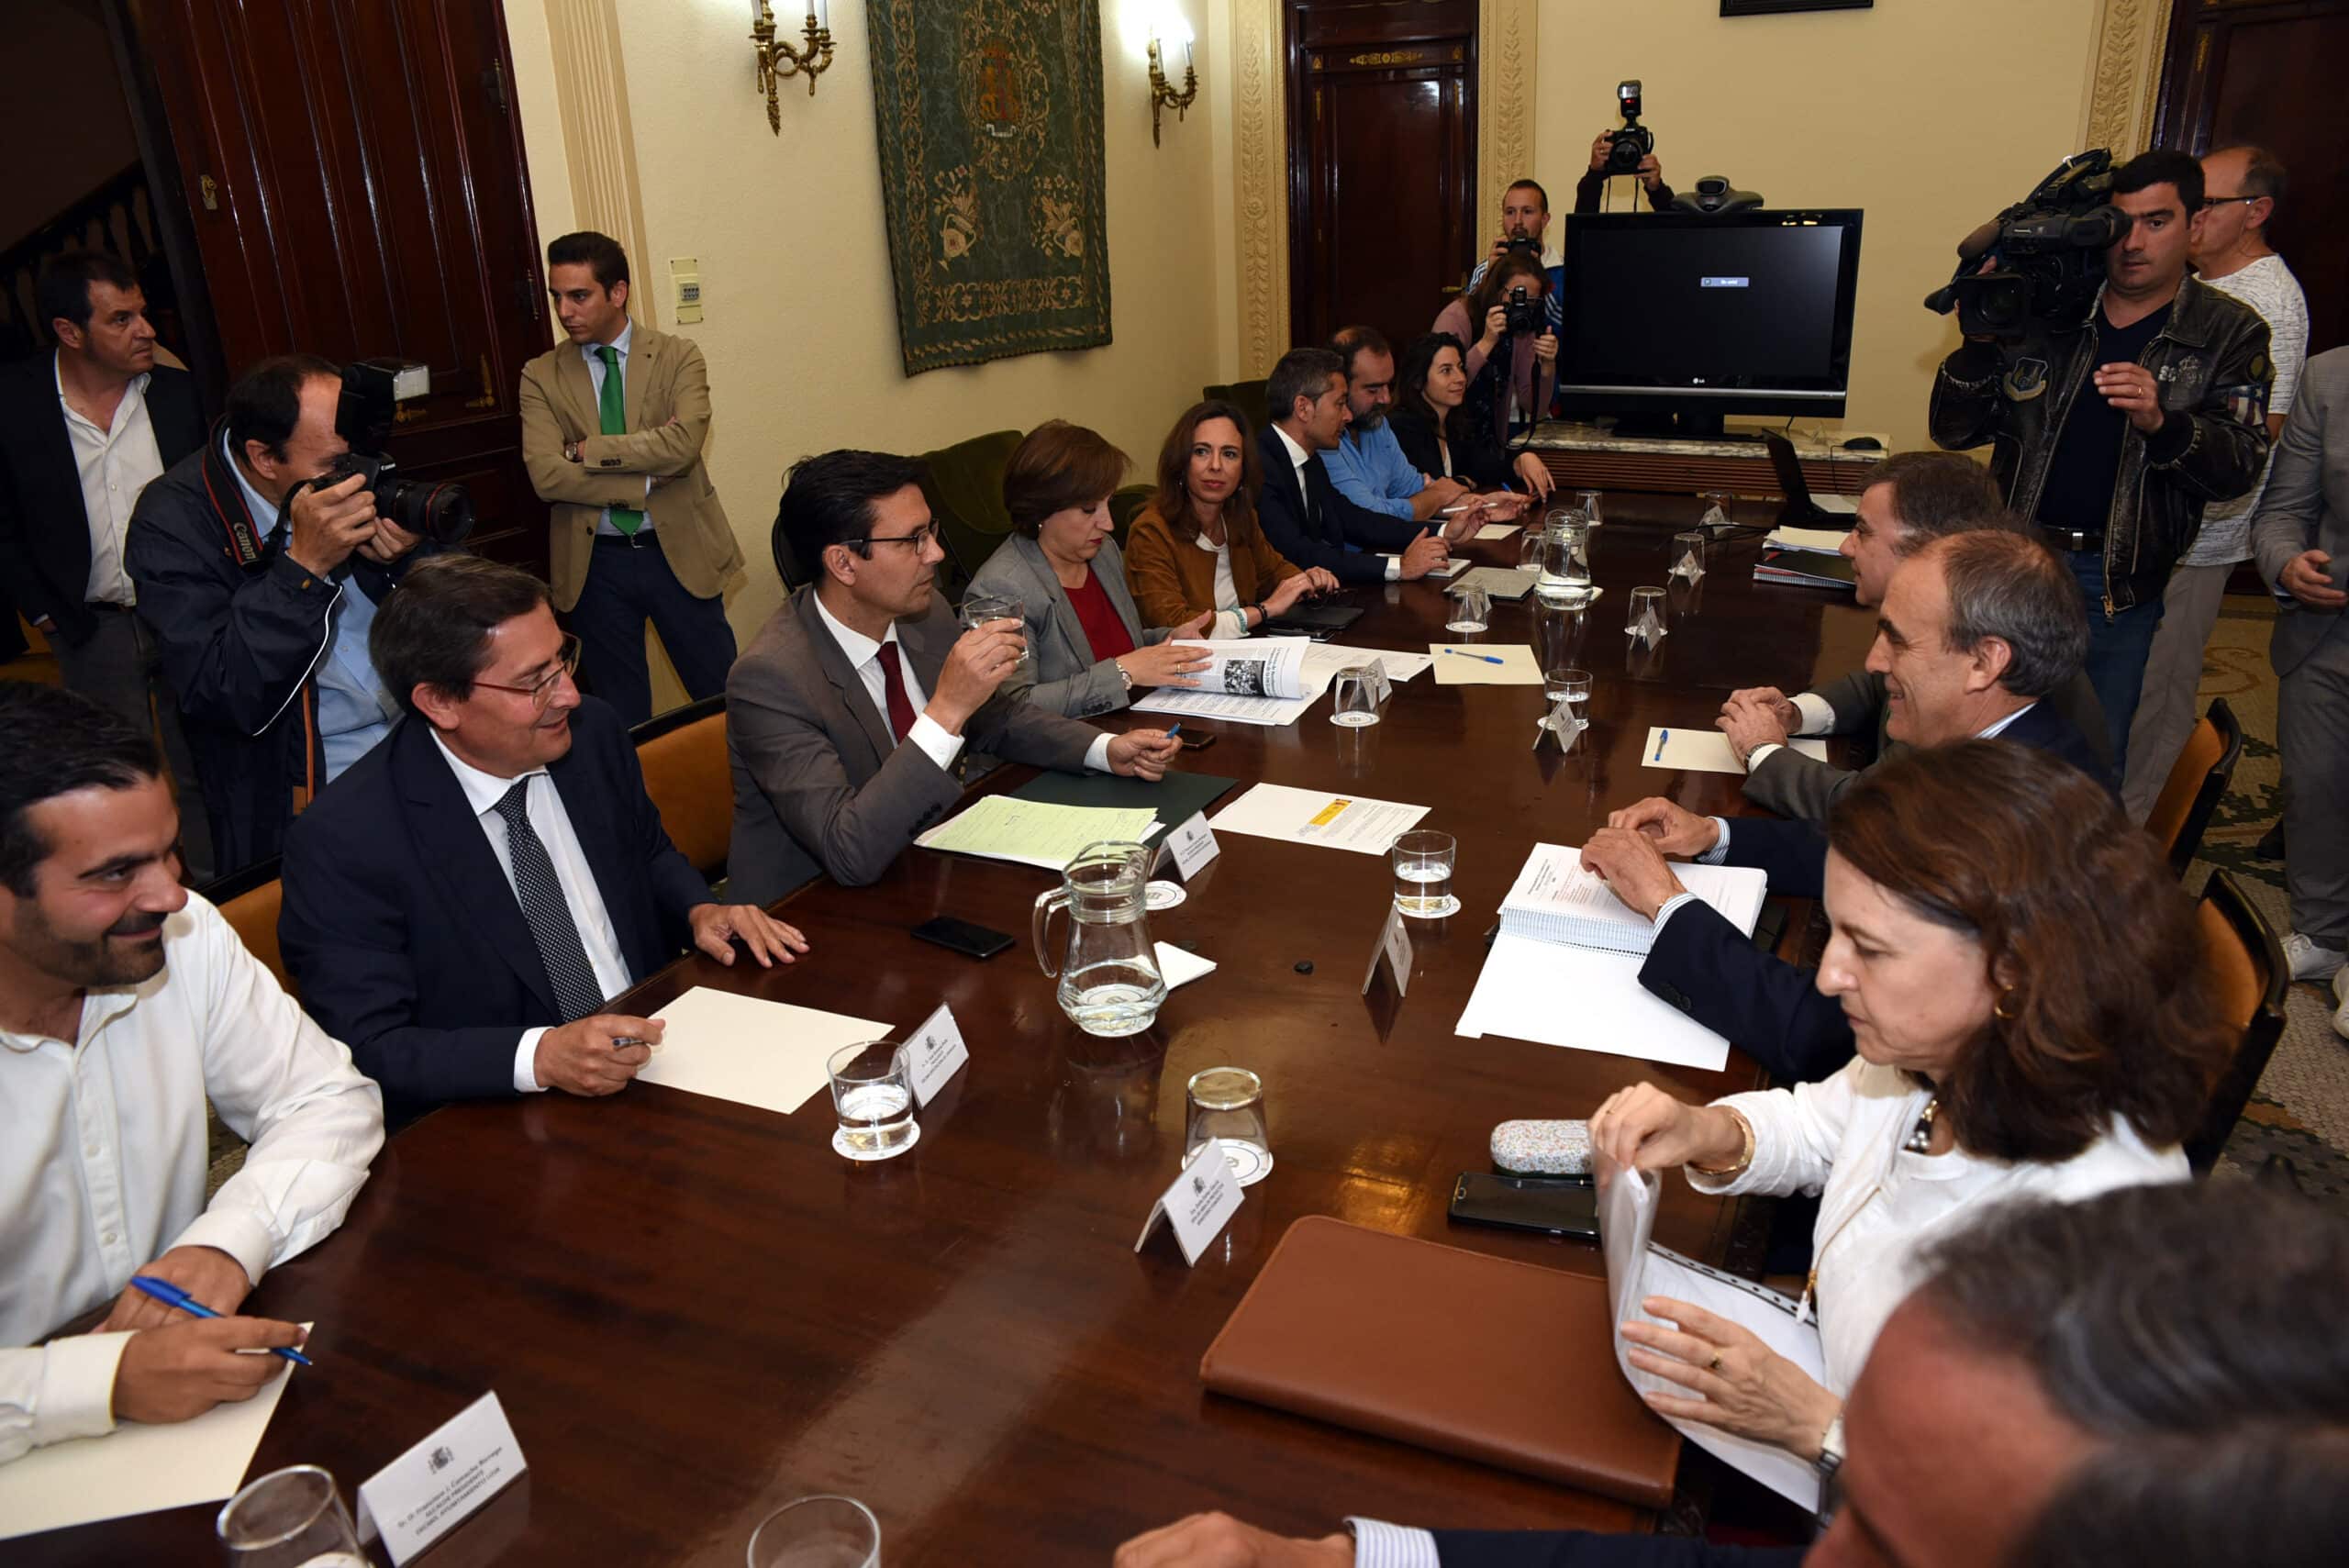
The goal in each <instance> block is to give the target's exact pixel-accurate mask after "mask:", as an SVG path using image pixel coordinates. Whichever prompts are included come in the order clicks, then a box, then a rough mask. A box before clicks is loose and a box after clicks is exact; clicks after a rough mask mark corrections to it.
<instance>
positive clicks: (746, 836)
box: [726, 451, 1181, 903]
mask: <svg viewBox="0 0 2349 1568" xmlns="http://www.w3.org/2000/svg"><path fill="white" fill-rule="evenodd" d="M775 526H776V527H777V528H781V529H782V530H783V534H784V538H785V541H786V542H787V543H788V544H789V545H790V547H791V549H792V550H793V552H794V553H795V554H796V555H797V557H798V558H799V560H800V562H802V563H803V564H804V565H805V566H806V567H807V570H808V571H810V572H812V573H815V574H816V580H815V582H814V583H812V584H809V585H808V586H807V587H804V588H801V589H799V590H798V591H797V592H796V593H794V594H793V595H791V597H790V598H789V599H788V600H787V601H785V604H784V606H783V607H782V608H780V609H778V610H777V611H775V613H774V616H773V617H770V618H769V619H768V621H767V624H766V625H765V627H763V628H761V630H760V632H759V635H758V636H757V638H756V639H753V640H752V641H751V646H750V648H749V650H748V651H745V652H744V653H743V655H742V657H741V658H740V660H738V661H737V662H735V665H734V671H733V673H732V674H731V675H729V677H728V678H727V682H726V720H727V723H726V746H727V750H728V751H729V754H730V756H731V758H732V762H733V772H734V839H733V845H732V850H731V852H730V853H729V857H728V860H727V871H728V873H729V879H730V881H729V885H730V886H731V887H732V889H733V890H734V892H735V894H736V895H737V896H739V897H742V898H746V899H751V900H753V901H756V902H759V903H772V902H774V900H775V899H777V898H780V897H782V896H783V895H785V894H786V893H788V892H790V891H791V890H792V889H793V888H795V887H796V886H798V885H799V884H801V883H804V882H807V881H809V880H810V879H812V878H814V877H815V876H817V875H818V874H819V873H820V874H826V875H829V876H830V877H831V878H832V879H833V880H834V881H835V882H840V883H845V884H849V885H851V886H856V885H861V884H864V883H869V882H873V881H875V880H877V879H878V878H879V877H880V876H881V875H882V874H883V873H885V872H886V871H887V870H888V869H889V866H890V863H891V862H894V861H895V860H896V858H897V856H898V854H899V852H900V851H903V850H904V849H905V848H906V846H907V845H908V844H910V843H911V842H912V841H913V839H914V835H915V834H917V833H918V832H920V831H921V829H923V828H927V827H928V826H930V824H931V823H932V822H935V821H937V820H938V818H939V817H941V816H943V815H944V814H945V812H946V810H947V808H948V807H949V806H952V805H953V804H954V802H955V801H956V800H957V799H959V798H960V797H961V795H962V793H963V779H962V777H961V775H960V772H959V764H960V763H962V762H963V761H964V746H965V743H966V742H967V743H968V745H969V746H970V748H971V749H972V750H973V751H985V752H990V753H992V754H994V755H996V756H998V757H1003V758H1006V759H1008V760H1009V761H1011V762H1029V763H1032V764H1034V765H1035V766H1037V767H1040V768H1058V769H1060V770H1061V771H1062V772H1063V773H1076V772H1079V771H1080V770H1085V769H1089V770H1091V771H1093V772H1095V773H1123V774H1128V775H1130V776H1132V777H1136V778H1141V779H1145V780H1156V779H1159V778H1163V776H1164V775H1165V773H1166V769H1167V765H1168V764H1169V763H1170V762H1173V761H1174V758H1175V752H1176V751H1179V750H1181V743H1180V742H1178V741H1177V740H1175V738H1174V737H1173V736H1171V735H1169V734H1167V733H1166V732H1165V731H1164V730H1163V729H1129V730H1127V731H1126V732H1125V733H1124V734H1122V735H1110V734H1107V733H1105V732H1103V731H1101V730H1099V729H1096V728H1093V726H1091V725H1089V724H1082V723H1079V722H1078V721H1077V720H1075V719H1073V718H1067V717H1063V716H1061V715H1060V714H1056V713H1048V712H1046V711H1044V710H1043V709H1041V708H1039V707H1036V706H1033V705H1031V704H1030V703H1029V702H1028V701H1027V700H1026V698H1025V692H1026V683H1025V682H1024V681H1018V682H1015V681H1014V680H1013V674H1014V672H1015V671H1016V670H1017V669H1018V668H1019V658H1020V654H1021V652H1022V651H1023V650H1024V649H1025V647H1026V646H1027V645H1026V641H1025V639H1023V638H1022V636H1021V634H1020V625H1019V622H1017V621H1008V620H1004V621H989V622H987V623H986V624H985V625H984V626H980V627H977V628H972V629H970V630H967V631H966V630H963V628H961V627H959V626H957V625H956V623H955V619H954V613H953V611H952V610H951V609H950V608H948V607H947V604H946V601H945V598H944V597H943V596H942V595H940V594H939V592H938V588H937V579H938V563H939V562H941V561H943V560H945V559H946V552H945V550H943V549H941V547H940V545H939V542H938V525H937V523H936V521H935V520H933V519H932V518H931V517H930V504H929V503H928V502H927V501H925V500H923V499H922V493H921V469H920V466H919V465H918V464H917V463H916V462H914V461H913V460H912V459H910V458H904V457H898V456H896V455H893V454H891V453H888V452H871V451H832V452H825V453H822V454H821V455H819V456H817V457H810V458H802V459H801V460H800V461H799V462H796V463H794V464H793V465H792V468H791V473H790V474H789V476H788V478H787V480H786V481H785V488H784V493H783V505H782V507H781V508H780V510H779V512H778V513H777V516H776V518H775Z"/></svg>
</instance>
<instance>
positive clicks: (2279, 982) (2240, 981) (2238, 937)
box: [2186, 705, 2292, 1175]
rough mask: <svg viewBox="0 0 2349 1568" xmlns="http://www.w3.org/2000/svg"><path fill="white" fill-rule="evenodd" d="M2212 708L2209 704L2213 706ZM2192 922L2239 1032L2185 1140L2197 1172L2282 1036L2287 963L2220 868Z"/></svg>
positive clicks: (2206, 1168) (2212, 1157) (2206, 1167)
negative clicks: (2205, 1107) (2198, 1124)
mask: <svg viewBox="0 0 2349 1568" xmlns="http://www.w3.org/2000/svg"><path fill="white" fill-rule="evenodd" d="M2214 706H2216V705H2214ZM2194 922H2195V926H2196V928H2197V929H2198V930H2199V932H2200V935H2201V938H2202V950H2203V951H2204V953H2205V954H2206V955H2207V962H2209V964H2210V973H2211V978H2212V980H2213V981H2214V982H2215V983H2216V984H2217V986H2218V991H2219V996H2220V1004H2221V1011H2222V1012H2223V1013H2224V1015H2225V1017H2226V1020H2227V1022H2228V1024H2229V1025H2230V1026H2231V1027H2232V1028H2234V1029H2240V1030H2241V1031H2242V1033H2241V1036H2240V1038H2239V1039H2238V1040H2237V1043H2236V1045H2235V1051H2234V1055H2233V1057H2232V1059H2231V1060H2230V1061H2229V1062H2228V1063H2227V1065H2226V1067H2225V1069H2224V1070H2223V1071H2222V1072H2221V1073H2220V1074H2219V1077H2218V1082H2217V1083H2216V1084H2214V1085H2213V1086H2212V1088H2211V1090H2210V1107H2209V1109H2208V1111H2207V1112H2206V1113H2205V1114H2204V1116H2203V1118H2202V1129H2201V1130H2200V1131H2199V1132H2197V1133H2196V1134H2195V1135H2194V1136H2193V1137H2192V1138H2189V1139H2188V1140H2186V1157H2187V1159H2188V1162H2191V1163H2192V1165H2193V1166H2194V1173H2195V1174H2196V1175H2204V1174H2207V1173H2209V1172H2210V1167H2211V1166H2212V1165H2214V1164H2216V1163H2217V1162H2218V1159H2219V1151H2221V1150H2222V1149H2224V1148H2225V1147H2226V1146H2227V1139H2228V1137H2229V1136H2230V1135H2231V1134H2232V1132H2233V1131H2234V1129H2235V1123H2236V1122H2237V1121H2238V1120H2240V1119H2241V1118H2242V1117H2243V1106H2246V1105H2248V1104H2250V1103H2251V1095H2252V1091H2253V1090H2254V1089H2256V1088H2257V1087H2258V1086H2259V1075H2260V1074H2261V1073H2265V1072H2266V1071H2267V1059H2268V1058H2269V1057H2270V1056H2272V1055H2274V1054H2275V1052H2276V1042H2277V1040H2280V1039H2282V1038H2283V1035H2284V994H2285V992H2287V991H2288V990H2289V989H2290V988H2291V984H2292V967H2291V965H2290V964H2288V963H2287V962H2285V961H2284V945H2283V943H2282V942H2281V941H2279V940H2277V936H2276V929H2275V928H2274V927H2272V926H2270V925H2269V924H2268V923H2267V920H2266V917H2265V916H2263V915H2261V914H2260V912H2259V910H2258V909H2257V908H2256V907H2254V906H2253V904H2252V902H2251V900H2250V899H2248V898H2246V897H2244V896H2243V887H2242V884H2239V883H2237V882H2236V881H2235V879H2234V878H2233V877H2232V875H2230V874H2229V873H2226V872H2223V871H2216V872H2212V873H2210V884H2209V885H2207V886H2206V887H2204V888H2203V890H2202V898H2201V902H2199V903H2198V904H2197V905H2196V906H2194Z"/></svg>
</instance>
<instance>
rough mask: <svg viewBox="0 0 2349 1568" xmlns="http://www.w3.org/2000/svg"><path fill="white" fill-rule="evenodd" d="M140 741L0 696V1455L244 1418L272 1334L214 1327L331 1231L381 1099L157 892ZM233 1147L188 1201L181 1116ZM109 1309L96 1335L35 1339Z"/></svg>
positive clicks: (75, 704)
mask: <svg viewBox="0 0 2349 1568" xmlns="http://www.w3.org/2000/svg"><path fill="white" fill-rule="evenodd" d="M178 832H179V812H178V809H177V807H176V806H174V805H173V799H172V792H171V786H170V785H169V784H167V783H165V782H164V779H163V777H162V768H161V761H160V759H159V758H158V757H157V755H156V751H155V744H154V741H153V740H152V739H151V738H150V737H149V736H147V735H146V734H143V733H141V732H140V731H139V729H137V728H133V727H132V726H131V725H130V724H129V723H128V722H127V721H125V720H124V719H122V718H121V717H118V716H117V715H115V714H113V713H110V712H108V711H107V710H106V709H104V708H101V707H100V706H97V705H96V704H95V703H94V702H92V701H90V700H89V699H87V698H84V697H81V696H77V695H73V694H71V693H68V692H64V691H61V690H57V689H55V688H52V687H48V686H36V685H27V684H15V683H11V684H0V1347H23V1348H0V1461H6V1460H9V1459H13V1458H15V1457H17V1455H18V1454H21V1453H22V1452H24V1451H26V1450H27V1449H28V1448H32V1447H35V1446H38V1445H39V1444H42V1443H49V1442H56V1441H60V1440H63V1439H67V1438H79V1437H92V1436H95V1435H98V1434H100V1433H104V1432H106V1431H110V1430H111V1429H113V1427H114V1424H115V1423H116V1422H117V1420H139V1421H179V1420H185V1419H187V1418H190V1417H193V1416H197V1415H201V1414H202V1413H203V1412H205V1411H206V1410H208V1409H210V1408H211V1407H213V1406H215V1405H217V1404H219V1403H220V1402H222V1401H224V1400H235V1399H246V1398H250V1397H251V1396H252V1395H253V1394H254V1393H256V1392H257V1391H258V1390H259V1389H260V1388H261V1387H262V1385H265V1384H266V1383H268V1382H269V1380H270V1379H271V1378H272V1377H273V1376H274V1375H275V1374H276V1373H277V1372H278V1371H279V1370H280V1369H281V1368H282V1366H283V1365H284V1363H283V1362H279V1361H277V1360H276V1359H275V1358H273V1357H268V1356H252V1355H240V1354H239V1353H238V1352H239V1351H242V1350H250V1349H254V1348H259V1347H266V1346H290V1345H295V1344H298V1343H300V1342H301V1340H302V1338H303V1336H302V1332H301V1330H300V1329H297V1328H296V1327H295V1326H294V1325H293V1324H290V1323H281V1322H274V1321H271V1320H268V1319H263V1318H243V1317H236V1316H225V1317H222V1318H213V1319H204V1318H193V1317H189V1316H186V1315H184V1314H182V1313H179V1312H176V1311H174V1310H173V1309H171V1308H168V1307H164V1306H162V1305H161V1303H159V1302H157V1301H154V1300H152V1299H150V1297H148V1296H144V1295H142V1294H139V1293H138V1292H136V1291H131V1290H128V1289H127V1288H126V1287H128V1284H129V1282H130V1279H131V1277H132V1275H134V1274H143V1275H148V1276H150V1277H154V1278H159V1279H162V1280H166V1281H168V1282H170V1283H171V1284H175V1285H177V1286H178V1287H179V1288H180V1289H181V1290H183V1291H184V1292H186V1293H187V1294H188V1295H189V1296H193V1297H194V1298H195V1300H197V1301H199V1302H201V1303H203V1304H204V1305H205V1306H206V1307H211V1308H212V1309H213V1310H214V1311H216V1312H219V1313H223V1314H234V1313H235V1312H236V1311H237V1309H238V1307H239V1306H241V1305H242V1303H243V1302H244V1299H245V1297H246V1296H248V1295H249V1294H250V1292H251V1291H252V1288H253V1286H254V1285H255V1284H257V1283H258V1282H259V1281H260V1279H261V1277H262V1273H264V1272H266V1271H267V1270H268V1269H270V1268H271V1267H273V1266H274V1265H275V1264H278V1263H280V1262H284V1261H285V1260H286V1259H287V1258H290V1257H292V1256H294V1255H295V1253H297V1252H300V1251H304V1250H305V1249H306V1248H308V1247H310V1246H312V1245H314V1244H316V1243H317V1241H318V1240H321V1239H322V1238H324V1237H325V1236H326V1235H327V1234H328V1232H330V1231H332V1230H333V1229H334V1228H335V1227H336V1226H337V1225H339V1224H340V1223H341V1221H342V1217H343V1215H344V1213H345V1212H346V1211H347V1210H348V1209H349V1208H350V1207H351V1199H352V1197H353V1196H355V1195H357V1193H358V1191H359V1188H360V1186H361V1184H362V1183H364V1182H365V1181H366V1179H367V1164H368V1162H369V1161H370V1160H372V1159H373V1157H374V1154H375V1151H376V1150H377V1149H379V1148H380V1147H382V1144H383V1140H384V1112H383V1101H382V1099H381V1097H380V1096H379V1095H378V1094H377V1092H376V1089H375V1085H374V1084H371V1083H369V1082H368V1081H367V1080H366V1079H365V1078H363V1077H362V1076H360V1074H359V1073H358V1071H357V1070H356V1069H355V1068H353V1067H352V1065H351V1053H350V1052H349V1051H345V1050H344V1049H343V1048H342V1047H341V1046H340V1044H338V1043H337V1042H336V1041H335V1040H331V1039H329V1038H328V1036H327V1035H326V1033H325V1032H324V1031H323V1030H321V1029H319V1028H318V1026H317V1024H315V1023H313V1022H311V1021H310V1019H309V1018H306V1017H305V1016H304V1014H303V1012H302V1010H301V1008H300V1007H299V1006H295V1003H294V1000H293V999H292V998H291V997H289V996H287V995H285V993H284V990H283V989H282V988H281V987H280V986H279V985H278V984H277V982H276V981H275V979H273V977H272V976H271V974H270V973H269V972H268V970H266V969H264V968H263V967H262V964H261V963H260V962H259V961H258V960H256V959H254V958H253V957H252V955H251V954H250V953H249V952H247V951H245V949H244V947H243V945H242V944H241V943H240V942H239V940H237V936H236V933H235V932H234V931H233V930H231V929H229V927H228V922H227V921H225V920H223V919H222V918H221V917H220V915H219V912H218V911H217V910H216V909H214V908H213V907H212V906H211V905H209V904H207V903H206V902H205V901H204V900H203V899H202V898H201V897H198V896H196V895H194V894H191V893H189V892H188V891H187V890H186V889H185V888H184V887H182V886H181V885H180V884H179V881H178V871H179V863H178V857H177V856H176V855H175V854H173V848H172V846H173V842H174V840H176V839H177V837H178ZM207 1099H209V1100H210V1102H211V1103H212V1105H213V1106H215V1107H217V1109H218V1111H219V1113H220V1118H221V1120H223V1121H224V1122H226V1123H227V1124H228V1127H229V1128H230V1129H231V1130H233V1131H235V1132H236V1133H237V1134H239V1136H240V1137H244V1138H247V1139H249V1140H250V1141H251V1145H252V1147H251V1151H250V1153H249V1154H248V1155H247V1156H246V1160H245V1163H244V1166H243V1168H242V1169H240V1170H239V1172H238V1173H236V1174H235V1175H233V1176H231V1177H230V1178H229V1179H228V1182H227V1183H226V1184H223V1185H222V1187H221V1188H220V1190H219V1192H218V1193H217V1195H214V1196H213V1198H212V1199H211V1200H210V1202H208V1203H207V1202H206V1199H205V1195H204V1189H205V1178H206V1164H207V1162H206V1124H205V1104H206V1100H207ZM110 1300H111V1301H112V1302H113V1304H114V1305H113V1309H112V1311H111V1312H110V1313H109V1314H108V1315H107V1317H106V1319H105V1320H104V1322H103V1323H102V1324H100V1325H99V1327H98V1329H97V1330H96V1331H95V1332H93V1333H89V1334H83V1335H70V1336H65V1337H62V1338H59V1339H55V1340H50V1342H49V1343H48V1344H46V1345H39V1344H35V1343H33V1341H35V1340H39V1339H40V1337H41V1336H43V1335H47V1334H53V1333H56V1332H57V1330H59V1329H61V1328H62V1327H64V1326H65V1325H66V1324H67V1323H69V1322H71V1321H72V1320H73V1319H75V1318H81V1317H83V1316H84V1315H86V1314H89V1313H92V1312H95V1311H97V1310H99V1309H100V1308H103V1307H106V1304H107V1303H108V1302H109V1301H110Z"/></svg>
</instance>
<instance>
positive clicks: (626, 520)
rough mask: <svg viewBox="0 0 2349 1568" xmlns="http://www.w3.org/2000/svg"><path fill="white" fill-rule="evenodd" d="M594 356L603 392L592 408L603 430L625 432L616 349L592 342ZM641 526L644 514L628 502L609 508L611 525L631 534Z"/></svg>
mask: <svg viewBox="0 0 2349 1568" xmlns="http://www.w3.org/2000/svg"><path fill="white" fill-rule="evenodd" d="M596 358H597V359H599V360H602V361H604V395H603V397H602V398H601V399H600V403H601V406H600V407H598V408H597V410H596V412H597V413H598V414H599V415H601V416H602V417H603V421H604V434H606V435H607V436H625V435H627V434H628V415H627V414H626V413H625V412H624V411H623V410H622V409H621V406H620V351H619V350H618V349H615V348H613V347H612V346H611V345H610V344H609V343H598V344H596ZM643 526H644V514H643V513H641V512H640V511H637V510H636V509H635V508H634V507H631V506H615V507H613V508H612V527H614V528H618V529H619V530H620V532H622V533H624V534H632V533H634V532H636V530H637V529H639V528H642V527H643Z"/></svg>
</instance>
